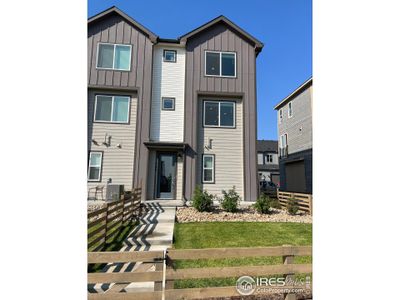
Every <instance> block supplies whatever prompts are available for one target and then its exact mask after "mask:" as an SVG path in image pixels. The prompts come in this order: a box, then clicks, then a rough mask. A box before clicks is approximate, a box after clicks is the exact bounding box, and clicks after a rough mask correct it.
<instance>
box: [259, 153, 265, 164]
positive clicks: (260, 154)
mask: <svg viewBox="0 0 400 300" xmlns="http://www.w3.org/2000/svg"><path fill="white" fill-rule="evenodd" d="M257 163H258V164H259V165H263V164H264V154H263V153H262V152H260V153H257Z"/></svg>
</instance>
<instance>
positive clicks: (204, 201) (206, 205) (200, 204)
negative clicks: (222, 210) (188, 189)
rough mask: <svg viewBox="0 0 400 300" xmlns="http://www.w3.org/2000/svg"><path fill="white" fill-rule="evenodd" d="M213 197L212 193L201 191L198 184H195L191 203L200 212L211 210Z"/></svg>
mask: <svg viewBox="0 0 400 300" xmlns="http://www.w3.org/2000/svg"><path fill="white" fill-rule="evenodd" d="M214 198H215V196H214V195H212V194H209V193H208V192H207V191H202V190H201V189H200V187H199V186H196V188H195V189H194V195H193V198H192V201H193V203H192V205H193V207H194V208H195V209H196V210H197V211H200V212H203V211H212V209H213V200H214Z"/></svg>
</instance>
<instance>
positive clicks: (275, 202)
mask: <svg viewBox="0 0 400 300" xmlns="http://www.w3.org/2000/svg"><path fill="white" fill-rule="evenodd" d="M270 205H271V207H272V208H276V209H281V204H280V203H279V200H278V199H276V198H274V199H271V202H270Z"/></svg>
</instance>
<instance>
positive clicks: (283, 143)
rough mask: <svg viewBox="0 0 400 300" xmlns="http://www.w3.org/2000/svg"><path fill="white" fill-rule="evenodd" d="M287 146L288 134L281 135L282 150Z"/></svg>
mask: <svg viewBox="0 0 400 300" xmlns="http://www.w3.org/2000/svg"><path fill="white" fill-rule="evenodd" d="M286 146H287V133H285V134H282V135H281V148H285V147H286Z"/></svg>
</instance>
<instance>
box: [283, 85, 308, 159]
mask: <svg viewBox="0 0 400 300" xmlns="http://www.w3.org/2000/svg"><path fill="white" fill-rule="evenodd" d="M291 102H292V111H293V116H292V117H291V118H289V117H288V105H289V104H288V103H286V104H285V105H284V106H283V107H282V108H281V109H282V110H283V120H282V122H281V123H279V110H278V111H277V114H278V133H279V137H280V136H281V135H282V134H285V133H287V135H288V153H289V154H292V153H296V152H299V151H304V150H307V149H311V148H312V86H311V87H309V88H307V89H306V90H304V91H303V92H301V93H300V94H299V95H297V96H296V97H294V98H293V99H292V100H291ZM300 129H301V130H300ZM280 146H281V145H280V139H279V147H280Z"/></svg>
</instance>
